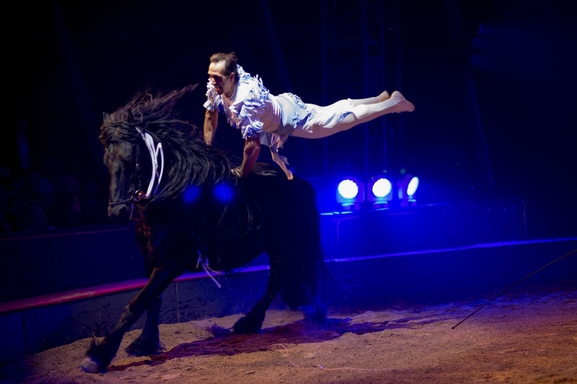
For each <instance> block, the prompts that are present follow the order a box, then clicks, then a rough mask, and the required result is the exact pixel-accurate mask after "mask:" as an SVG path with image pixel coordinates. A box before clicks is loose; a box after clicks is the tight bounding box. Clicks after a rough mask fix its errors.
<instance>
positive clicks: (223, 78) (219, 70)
mask: <svg viewBox="0 0 577 384" xmlns="http://www.w3.org/2000/svg"><path fill="white" fill-rule="evenodd" d="M225 73H226V71H225V70H224V61H219V62H218V63H210V65H209V66H208V79H209V81H210V82H211V84H212V85H214V89H215V90H216V93H218V94H219V95H222V94H224V95H225V96H226V97H231V96H232V94H233V93H234V87H235V85H236V80H235V77H234V76H235V75H234V73H229V74H228V76H227V75H226V74H225Z"/></svg>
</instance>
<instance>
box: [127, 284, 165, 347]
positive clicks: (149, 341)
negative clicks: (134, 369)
mask: <svg viewBox="0 0 577 384" xmlns="http://www.w3.org/2000/svg"><path fill="white" fill-rule="evenodd" d="M161 306H162V295H161V296H158V297H156V298H154V299H153V300H152V301H151V302H150V305H149V306H148V308H147V309H146V321H145V323H144V328H143V329H142V332H141V333H140V335H139V336H138V338H137V339H136V340H134V341H133V342H132V343H130V345H129V346H128V347H126V352H127V353H128V354H130V355H134V356H148V355H155V354H157V353H159V352H161V351H163V350H164V345H162V343H161V342H160V336H159V332H158V321H159V318H160V308H161Z"/></svg>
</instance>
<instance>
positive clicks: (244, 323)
mask: <svg viewBox="0 0 577 384" xmlns="http://www.w3.org/2000/svg"><path fill="white" fill-rule="evenodd" d="M261 328H262V321H261V322H254V321H250V320H249V319H248V318H247V317H242V318H240V319H239V320H238V321H237V322H236V323H235V324H234V327H233V329H234V333H235V334H237V335H247V334H253V333H260V330H261Z"/></svg>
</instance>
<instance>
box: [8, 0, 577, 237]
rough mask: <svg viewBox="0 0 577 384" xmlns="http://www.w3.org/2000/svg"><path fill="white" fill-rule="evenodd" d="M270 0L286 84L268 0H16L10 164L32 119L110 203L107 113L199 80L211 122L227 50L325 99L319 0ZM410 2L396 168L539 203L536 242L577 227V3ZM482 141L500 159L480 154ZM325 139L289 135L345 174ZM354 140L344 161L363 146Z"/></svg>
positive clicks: (272, 85)
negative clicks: (20, 131) (140, 95)
mask: <svg viewBox="0 0 577 384" xmlns="http://www.w3.org/2000/svg"><path fill="white" fill-rule="evenodd" d="M266 4H267V5H268V8H269V10H270V17H271V20H272V21H273V23H274V27H275V30H276V32H277V36H278V43H279V46H280V49H281V51H282V56H283V57H284V62H285V65H286V69H287V72H288V75H289V77H290V84H291V89H285V88H283V87H284V86H285V85H286V79H284V78H283V77H282V76H281V73H280V72H281V71H280V68H279V66H278V61H277V58H278V56H277V55H275V52H274V49H273V47H274V44H273V43H274V41H273V40H272V37H271V36H270V34H269V33H268V32H267V29H266V28H265V24H266V20H268V19H267V17H266V14H263V7H262V1H259V0H247V1H243V2H231V1H218V2H210V4H209V2H193V1H183V0H166V1H152V0H145V1H136V0H118V1H83V2H76V1H46V2H41V4H33V3H26V2H21V3H18V4H14V5H13V8H12V10H11V12H9V13H7V14H6V15H5V18H6V25H7V27H8V28H7V30H6V32H5V40H6V42H7V48H8V49H7V52H5V54H4V55H3V57H4V58H5V66H4V68H5V69H4V73H5V78H6V80H7V83H8V84H9V87H8V88H5V95H4V100H5V101H4V105H5V108H4V111H5V112H4V113H5V114H7V115H8V119H7V121H8V124H7V127H5V128H4V129H3V132H4V133H5V138H4V139H3V140H2V142H3V144H4V145H3V149H2V151H1V157H0V159H1V160H2V163H4V164H8V166H9V167H10V169H11V170H12V172H14V173H18V172H20V171H21V170H20V168H21V164H20V163H19V162H18V147H17V146H16V141H15V138H16V131H17V128H18V126H19V122H20V124H22V122H23V121H25V123H26V129H27V131H26V138H27V140H28V143H29V146H30V158H31V166H30V167H31V168H34V169H37V170H39V171H40V172H42V173H43V174H45V175H46V176H47V177H50V175H51V174H52V173H58V172H60V173H71V174H74V175H76V176H77V177H78V178H79V179H80V181H81V182H88V181H90V182H92V183H95V184H96V185H97V188H98V194H99V195H100V196H103V198H104V199H106V193H107V192H106V189H107V185H108V179H107V171H106V169H105V168H104V166H103V165H102V161H101V149H100V147H99V145H100V144H99V143H98V139H97V137H98V127H99V125H100V122H101V116H102V112H113V111H115V110H116V109H117V108H119V107H120V106H122V105H124V104H125V103H126V102H127V101H128V100H130V98H131V97H132V96H133V95H134V94H135V93H136V92H138V91H141V90H144V89H146V88H147V87H152V88H153V89H158V90H169V89H172V88H178V87H182V86H185V85H187V84H199V88H198V89H197V91H195V92H194V93H193V94H192V95H189V96H187V97H186V98H185V99H184V100H183V102H182V103H181V104H180V105H179V109H180V110H181V113H182V114H183V116H184V117H186V118H188V119H190V120H192V121H193V122H194V123H196V124H197V125H198V126H202V119H203V114H204V109H203V107H202V103H203V102H204V92H205V86H204V85H205V83H206V81H207V75H206V71H207V67H208V58H209V56H210V55H211V54H212V53H214V52H218V51H223V52H230V51H235V52H236V54H237V56H238V57H239V63H240V64H241V65H242V66H243V67H244V68H245V70H247V71H248V72H250V73H251V74H258V75H260V76H261V77H262V78H263V80H264V83H265V85H266V86H267V87H268V88H269V89H270V91H271V92H272V93H274V94H277V93H281V92H285V91H292V92H294V93H296V94H298V95H299V96H301V98H302V99H303V100H304V101H305V102H311V103H315V104H322V102H323V101H322V90H321V88H322V84H321V74H322V70H323V68H322V60H321V2H320V1H314V0H313V1H301V0H298V1H290V2H288V1H287V2H284V1H268V2H266ZM397 4H398V7H399V12H398V20H397V21H398V25H399V29H397V30H396V33H398V32H400V33H401V35H400V36H401V49H400V51H398V52H397V53H396V54H397V55H400V56H402V68H400V69H401V70H402V83H400V84H398V85H400V86H399V88H400V90H401V91H402V92H403V94H404V95H405V96H406V97H407V98H408V99H409V100H411V101H412V102H413V103H414V104H415V106H416V111H415V112H413V113H411V114H404V115H403V117H402V118H403V129H402V130H398V131H396V132H392V133H393V135H392V137H391V140H392V143H393V144H394V146H395V148H394V152H393V159H392V161H391V162H390V165H389V166H390V167H391V168H395V169H398V168H403V169H407V170H409V171H410V172H411V173H413V174H416V175H418V176H420V178H421V183H422V188H421V190H420V191H419V192H420V194H419V203H437V202H443V201H452V200H480V199H494V198H519V199H523V200H524V201H525V202H526V204H527V220H528V224H529V230H530V232H529V236H530V237H564V236H575V235H577V224H576V222H577V220H576V219H575V214H576V213H577V202H576V201H575V200H576V198H577V186H576V184H577V183H576V175H577V172H576V170H575V165H576V164H577V161H576V159H575V146H576V145H575V144H576V139H575V127H576V124H575V120H574V114H575V102H576V101H577V98H576V97H575V92H574V90H575V87H576V86H577V81H576V76H575V68H577V60H576V59H575V57H574V56H575V54H574V51H575V45H576V43H575V42H576V38H577V33H576V27H575V25H576V23H577V17H576V15H577V13H576V12H575V10H574V6H572V5H570V4H571V2H567V1H538V0H529V1H521V0H518V1H515V0H503V1H497V0H495V1H490V0H487V1H482V0H472V1H466V0H462V1H457V0H437V1H417V0H400V1H399V2H398V3H397ZM480 28H481V29H480ZM480 31H482V32H480ZM6 53H7V54H6ZM471 78H472V79H473V81H474V85H475V90H476V93H475V96H476V98H477V102H478V104H477V105H478V108H479V112H480V115H479V116H480V121H481V126H482V130H481V131H480V130H479V129H478V121H477V117H476V114H475V113H474V104H473V103H472V102H471V93H470V87H469V86H468V81H469V80H470V79H471ZM396 85H397V84H396ZM389 91H392V89H389ZM364 96H372V95H364ZM329 101H336V96H335V99H334V100H329ZM387 118H388V117H387ZM347 137H348V136H342V138H341V139H336V136H335V140H341V141H345V138H347ZM482 139H484V141H485V143H486V148H487V152H486V154H487V157H488V160H489V167H487V163H486V162H485V160H484V158H483V157H482V156H481V157H480V156H479V148H482V147H483V140H482ZM331 143H333V144H335V145H338V144H336V142H334V141H333V142H331ZM216 144H217V145H219V146H220V147H223V148H225V149H228V150H230V151H231V152H232V153H233V154H240V149H241V148H242V140H241V138H240V134H239V132H237V131H235V130H233V129H231V128H230V127H228V126H227V125H226V123H225V122H224V121H221V125H220V126H219V132H218V135H217V139H216ZM341 144H342V143H341ZM321 148H322V143H318V142H316V141H314V142H313V141H311V140H308V141H307V140H299V139H296V138H291V139H290V140H289V141H288V142H287V144H286V146H285V148H284V149H283V152H282V153H283V154H284V155H286V156H288V157H289V159H290V160H291V164H292V165H293V166H294V168H295V172H296V173H297V174H300V175H302V176H304V177H309V178H311V179H315V180H318V179H323V178H330V177H334V176H335V175H338V173H339V172H341V171H343V172H344V171H345V170H344V169H343V167H337V166H335V167H334V168H329V169H328V170H327V169H326V168H323V167H322V166H321V164H320V162H319V161H318V159H317V158H318V154H319V153H322V152H321ZM339 148H340V147H339ZM346 148H347V147H346V145H343V146H342V149H341V150H340V151H339V156H340V157H339V158H347V155H350V154H349V153H347V150H346ZM481 154H483V152H482V151H481ZM329 160H330V161H329V163H330V164H340V163H339V161H336V160H337V159H334V160H335V161H332V160H333V159H329ZM327 171H328V172H327ZM346 171H348V172H350V171H354V169H346ZM489 175H490V177H489ZM332 198H333V196H332V195H331V196H328V197H327V199H332Z"/></svg>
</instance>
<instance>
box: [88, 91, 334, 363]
mask: <svg viewBox="0 0 577 384" xmlns="http://www.w3.org/2000/svg"><path fill="white" fill-rule="evenodd" d="M193 89H194V86H188V87H185V88H182V89H179V90H174V91H172V92H169V93H165V94H157V95H152V94H149V93H146V92H145V93H140V94H137V95H136V96H135V97H134V98H133V99H132V100H131V101H130V102H129V103H128V104H127V105H126V106H124V107H122V108H120V109H118V110H117V111H116V112H114V113H112V114H111V115H108V114H104V123H103V124H102V126H101V128H100V136H99V138H100V141H101V143H102V145H103V147H104V151H105V154H104V163H105V164H106V166H107V167H108V169H109V171H110V203H109V208H108V214H109V216H111V217H113V218H119V219H125V220H126V219H129V218H135V219H136V220H137V224H136V239H137V243H138V246H139V248H140V249H141V251H142V253H143V254H144V257H145V262H146V267H147V268H146V270H147V274H148V282H147V284H146V285H145V287H144V288H143V289H142V290H141V291H140V292H139V293H138V294H137V295H136V297H134V299H133V300H132V301H131V302H130V303H129V304H128V305H127V306H126V307H125V309H124V311H123V313H122V315H121V317H120V319H119V321H118V323H117V324H116V326H115V327H114V328H113V329H112V330H111V331H110V332H109V333H108V334H107V335H106V336H105V337H103V338H98V339H97V338H95V339H94V340H93V342H92V345H91V347H90V348H89V350H88V351H87V353H86V355H87V356H86V358H85V359H84V360H83V361H82V363H81V367H82V369H84V370H85V371H87V372H92V373H94V372H102V371H104V370H106V368H107V366H108V365H109V364H110V362H111V361H112V359H113V358H114V356H115V355H116V352H117V351H118V348H119V346H120V342H121V340H122V337H123V336H124V334H125V333H126V332H127V331H128V330H129V328H130V327H131V326H132V325H133V324H134V323H135V322H136V320H137V319H138V318H139V317H140V316H141V315H142V314H143V313H144V311H146V312H147V315H146V321H145V326H144V329H143V330H142V333H141V334H140V336H139V337H138V339H137V340H135V341H134V342H133V343H132V344H131V345H130V346H129V347H128V349H127V351H128V352H129V353H131V354H134V355H150V354H154V353H158V352H159V351H161V350H162V347H161V343H160V340H159V333H158V318H159V312H160V306H161V302H162V298H161V294H162V292H163V291H164V290H165V289H166V288H167V287H168V286H169V284H170V283H171V282H172V281H173V279H174V278H176V277H178V276H179V275H181V274H182V273H183V272H184V271H185V270H191V271H193V270H197V269H198V268H199V264H200V265H201V266H204V267H206V266H209V267H210V268H211V269H213V270H220V271H231V270H234V269H235V268H239V267H241V266H242V265H245V264H246V263H248V262H249V261H251V260H253V259H255V258H256V257H258V256H259V255H261V254H262V253H263V252H265V253H266V254H267V255H268V256H269V260H270V276H269V280H268V285H267V288H266V291H265V293H264V296H263V297H262V299H261V300H260V301H259V302H258V303H257V304H256V305H255V306H254V307H253V308H252V309H251V310H250V311H249V312H248V313H247V314H246V315H245V316H244V317H243V318H241V319H240V320H238V321H237V322H236V324H235V325H234V332H235V333H257V332H259V331H260V329H261V327H262V322H263V320H264V317H265V312H266V310H267V309H268V307H269V306H270V304H271V302H272V301H273V299H274V298H275V297H276V296H277V295H278V294H279V293H280V294H281V298H282V299H283V301H284V302H285V303H286V304H287V305H288V306H289V307H290V308H292V309H300V310H303V312H304V313H305V317H306V318H308V319H311V320H313V321H315V322H317V323H318V322H323V321H324V320H325V318H326V307H325V306H324V304H323V297H322V296H323V292H324V283H325V281H326V269H325V264H324V257H323V256H324V255H323V251H322V247H321V239H320V218H319V214H318V211H317V207H316V200H315V192H314V189H313V188H312V187H311V185H310V183H308V182H307V181H306V180H304V179H300V178H298V177H295V178H294V179H293V180H287V178H286V176H285V174H284V173H283V172H282V171H279V169H277V168H276V166H275V165H269V164H266V163H257V164H256V165H255V167H254V168H253V170H252V172H251V173H250V174H249V175H248V176H247V177H244V178H235V177H233V176H232V174H231V172H230V170H231V168H232V167H233V163H232V160H231V157H229V156H228V155H227V154H226V153H225V152H223V151H220V150H218V149H215V148H213V147H211V146H207V145H206V144H205V143H204V141H203V139H202V132H201V131H200V130H199V129H197V128H196V127H195V126H194V125H193V124H191V123H190V122H187V121H185V120H182V119H180V118H179V117H178V115H177V113H176V112H174V109H175V108H174V106H175V103H176V102H177V101H178V100H179V99H180V98H181V97H182V96H183V95H185V94H187V93H188V92H191V91H192V90H193Z"/></svg>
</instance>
